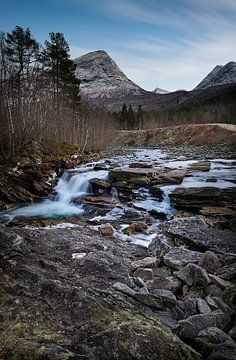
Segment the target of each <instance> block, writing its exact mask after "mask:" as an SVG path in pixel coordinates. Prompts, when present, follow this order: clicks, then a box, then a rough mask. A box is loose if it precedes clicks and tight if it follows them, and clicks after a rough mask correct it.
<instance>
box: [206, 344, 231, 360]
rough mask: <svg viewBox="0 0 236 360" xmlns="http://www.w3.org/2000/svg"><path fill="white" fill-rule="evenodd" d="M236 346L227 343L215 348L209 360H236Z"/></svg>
mask: <svg viewBox="0 0 236 360" xmlns="http://www.w3.org/2000/svg"><path fill="white" fill-rule="evenodd" d="M235 359H236V344H235V342H232V341H225V342H224V343H222V344H217V345H215V346H214V348H213V351H212V353H211V355H210V356H209V358H208V360H235Z"/></svg>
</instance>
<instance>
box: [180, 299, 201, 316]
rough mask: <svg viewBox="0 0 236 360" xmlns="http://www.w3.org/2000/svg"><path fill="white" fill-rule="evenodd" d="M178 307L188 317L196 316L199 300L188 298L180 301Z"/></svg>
mask: <svg viewBox="0 0 236 360" xmlns="http://www.w3.org/2000/svg"><path fill="white" fill-rule="evenodd" d="M178 306H179V308H180V309H182V311H183V312H184V314H185V317H186V316H191V315H195V314H196V313H197V299H196V298H195V297H188V298H186V299H184V300H179V301H178Z"/></svg>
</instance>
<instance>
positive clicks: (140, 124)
mask: <svg viewBox="0 0 236 360" xmlns="http://www.w3.org/2000/svg"><path fill="white" fill-rule="evenodd" d="M136 122H137V126H138V127H139V128H141V129H143V110H142V107H141V105H139V106H138V111H137V115H136Z"/></svg>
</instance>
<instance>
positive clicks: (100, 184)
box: [89, 178, 111, 194]
mask: <svg viewBox="0 0 236 360" xmlns="http://www.w3.org/2000/svg"><path fill="white" fill-rule="evenodd" d="M89 183H90V185H91V187H92V192H93V193H94V194H101V193H109V192H110V190H111V184H110V183H109V181H107V180H102V179H96V178H95V179H91V180H89Z"/></svg>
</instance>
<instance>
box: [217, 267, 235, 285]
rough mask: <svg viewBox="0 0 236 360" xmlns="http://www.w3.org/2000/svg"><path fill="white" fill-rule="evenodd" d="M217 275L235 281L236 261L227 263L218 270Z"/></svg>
mask: <svg viewBox="0 0 236 360" xmlns="http://www.w3.org/2000/svg"><path fill="white" fill-rule="evenodd" d="M216 275H217V276H219V277H221V278H222V279H224V280H230V281H235V280H236V263H234V264H230V265H226V266H224V267H223V268H221V269H219V270H218V271H217V272H216Z"/></svg>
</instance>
